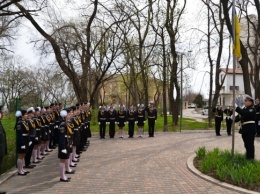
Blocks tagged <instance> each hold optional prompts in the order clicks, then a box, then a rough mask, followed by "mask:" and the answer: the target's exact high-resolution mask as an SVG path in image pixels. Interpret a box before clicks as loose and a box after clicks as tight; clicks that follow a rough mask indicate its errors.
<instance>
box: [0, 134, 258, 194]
mask: <svg viewBox="0 0 260 194" xmlns="http://www.w3.org/2000/svg"><path fill="white" fill-rule="evenodd" d="M235 139H236V141H235V148H236V150H237V151H239V152H244V148H243V143H242V140H241V137H240V135H239V134H238V133H237V134H236V137H235ZM90 142H91V143H90V146H89V148H88V150H87V151H86V152H83V153H82V155H81V157H80V162H79V163H78V166H77V167H76V168H75V169H76V174H74V175H71V176H70V177H71V182H70V183H62V182H59V167H58V159H57V149H56V150H55V151H54V152H51V154H50V155H49V156H48V157H46V158H45V159H44V160H43V161H42V162H41V163H40V164H38V166H37V167H35V168H34V169H32V170H30V172H31V173H29V174H28V175H27V176H25V177H23V176H17V175H16V174H15V175H14V176H12V177H11V178H10V179H8V180H7V181H5V182H4V183H2V184H1V185H0V190H3V191H7V193H8V194H9V193H10V194H11V193H26V194H27V193H46V194H50V193H59V194H62V193H70V194H71V193H111V194H115V193H120V194H121V193H125V194H127V193H149V194H151V193H156V194H158V193H169V194H179V193H191V194H195V193H199V194H204V193H205V194H206V193H212V194H217V193H221V194H223V193H225V194H231V193H232V194H234V193H239V192H238V191H234V190H230V189H227V188H224V187H221V186H219V185H216V184H214V183H211V182H209V181H207V180H204V179H202V178H200V177H198V176H197V175H195V174H194V173H192V172H191V171H190V170H189V169H188V168H187V164H186V163H187V160H188V158H189V157H190V156H192V155H193V154H194V152H195V150H197V149H198V148H199V147H201V146H205V147H206V148H207V149H213V148H214V147H219V148H221V149H231V137H230V136H227V135H226V133H225V132H224V131H222V136H221V137H216V136H215V135H214V132H213V131H183V132H182V133H179V132H174V133H173V132H169V133H163V132H159V133H156V134H155V137H154V138H148V137H147V134H145V137H144V138H143V139H139V138H134V139H128V138H124V139H119V138H115V139H108V138H107V139H104V140H100V139H99V137H98V136H97V135H94V137H92V138H91V141H90ZM259 147H260V139H257V140H256V151H257V153H256V155H257V158H258V159H259V158H260V148H259Z"/></svg>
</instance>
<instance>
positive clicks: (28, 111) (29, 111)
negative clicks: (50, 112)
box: [27, 107, 35, 114]
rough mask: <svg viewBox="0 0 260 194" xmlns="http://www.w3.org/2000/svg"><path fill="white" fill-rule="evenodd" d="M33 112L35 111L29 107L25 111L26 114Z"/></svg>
mask: <svg viewBox="0 0 260 194" xmlns="http://www.w3.org/2000/svg"><path fill="white" fill-rule="evenodd" d="M34 112H35V110H34V108H33V107H30V108H28V109H27V113H28V114H30V113H34Z"/></svg>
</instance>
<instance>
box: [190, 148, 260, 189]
mask: <svg viewBox="0 0 260 194" xmlns="http://www.w3.org/2000/svg"><path fill="white" fill-rule="evenodd" d="M195 153H196V156H197V159H198V160H199V162H196V163H197V164H198V166H197V168H198V169H199V170H200V171H201V172H203V173H205V174H208V175H209V176H213V177H214V178H217V179H219V180H221V181H224V182H228V183H231V184H233V185H237V186H240V187H243V188H246V189H251V190H256V191H258V189H259V188H260V177H259V173H260V161H258V160H247V159H246V158H245V155H244V154H241V153H237V152H236V153H235V154H234V156H233V157H232V154H231V151H230V150H220V149H219V148H214V150H211V151H208V150H206V149H205V147H200V148H199V149H198V150H197V151H196V152H195Z"/></svg>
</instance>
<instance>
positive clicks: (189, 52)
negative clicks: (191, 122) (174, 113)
mask: <svg viewBox="0 0 260 194" xmlns="http://www.w3.org/2000/svg"><path fill="white" fill-rule="evenodd" d="M191 52H192V51H191V50H189V51H188V56H186V55H185V53H180V54H181V69H180V71H181V91H180V93H181V95H180V132H181V129H182V109H183V91H182V90H183V84H182V83H183V80H182V77H183V55H185V56H186V57H190V54H191Z"/></svg>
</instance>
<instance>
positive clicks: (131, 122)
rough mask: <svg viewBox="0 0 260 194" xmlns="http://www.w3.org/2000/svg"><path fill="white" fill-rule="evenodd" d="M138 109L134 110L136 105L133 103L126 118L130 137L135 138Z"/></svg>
mask: <svg viewBox="0 0 260 194" xmlns="http://www.w3.org/2000/svg"><path fill="white" fill-rule="evenodd" d="M136 116H137V115H136V111H135V110H134V105H131V106H130V108H129V110H128V111H127V113H126V120H127V122H128V135H129V138H134V130H135V121H136Z"/></svg>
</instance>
